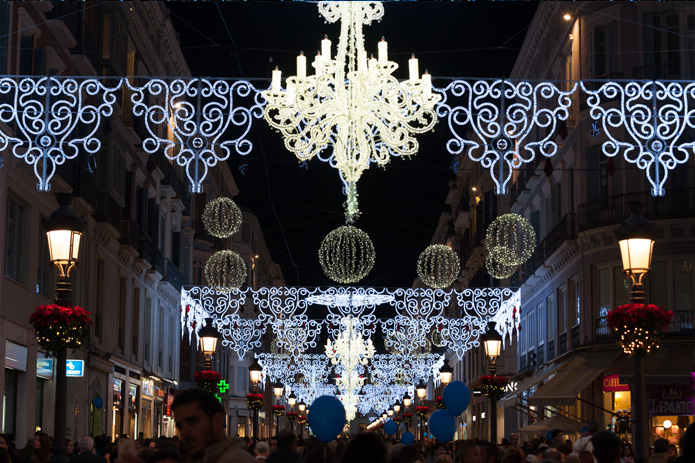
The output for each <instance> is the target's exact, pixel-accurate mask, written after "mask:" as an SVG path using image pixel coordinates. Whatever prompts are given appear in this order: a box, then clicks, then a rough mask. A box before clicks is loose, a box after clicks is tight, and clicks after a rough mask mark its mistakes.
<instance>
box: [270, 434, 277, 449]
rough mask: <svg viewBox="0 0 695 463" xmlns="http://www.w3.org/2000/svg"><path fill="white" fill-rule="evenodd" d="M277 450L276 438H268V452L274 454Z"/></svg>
mask: <svg viewBox="0 0 695 463" xmlns="http://www.w3.org/2000/svg"><path fill="white" fill-rule="evenodd" d="M277 449H278V438H277V437H271V438H270V451H271V452H274V451H276V450H277Z"/></svg>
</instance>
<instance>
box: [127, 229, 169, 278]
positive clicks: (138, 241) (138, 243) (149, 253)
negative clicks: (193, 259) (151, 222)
mask: <svg viewBox="0 0 695 463" xmlns="http://www.w3.org/2000/svg"><path fill="white" fill-rule="evenodd" d="M120 230H121V240H120V241H121V244H125V245H130V246H132V247H133V248H135V250H136V251H138V253H139V255H140V257H141V258H142V259H144V260H146V261H147V262H148V263H149V264H150V265H152V266H153V267H154V268H155V269H156V270H157V271H158V272H160V273H164V259H163V257H162V252H161V251H160V250H159V248H157V247H156V246H155V245H154V242H153V241H152V239H151V238H149V237H148V236H147V235H146V234H145V232H144V231H143V230H142V229H141V228H140V226H139V225H138V224H137V223H135V222H134V221H133V220H131V219H122V220H121V226H120Z"/></svg>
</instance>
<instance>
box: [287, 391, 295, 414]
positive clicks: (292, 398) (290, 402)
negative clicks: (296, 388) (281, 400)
mask: <svg viewBox="0 0 695 463" xmlns="http://www.w3.org/2000/svg"><path fill="white" fill-rule="evenodd" d="M287 404H288V405H289V406H290V407H292V411H294V406H295V405H296V404H297V396H296V395H294V392H293V393H291V394H290V395H289V396H287Z"/></svg>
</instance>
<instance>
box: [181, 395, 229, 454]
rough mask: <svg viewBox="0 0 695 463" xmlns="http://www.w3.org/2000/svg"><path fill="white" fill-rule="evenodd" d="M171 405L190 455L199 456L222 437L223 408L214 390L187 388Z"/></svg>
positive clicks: (223, 437) (223, 435) (222, 438)
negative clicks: (213, 392)
mask: <svg viewBox="0 0 695 463" xmlns="http://www.w3.org/2000/svg"><path fill="white" fill-rule="evenodd" d="M171 409H172V411H173V412H174V422H175V423H176V429H178V430H179V433H180V435H181V440H182V441H183V446H184V448H185V449H186V452H187V454H188V455H189V456H190V457H192V458H194V459H199V458H201V457H202V456H203V452H204V451H205V449H206V448H208V447H209V446H211V445H213V444H216V443H217V442H220V441H222V440H224V439H225V434H224V424H225V416H224V408H222V404H221V403H220V402H219V401H218V400H217V397H215V395H214V394H212V393H210V392H207V391H203V390H202V389H187V390H185V391H183V392H181V393H179V395H177V396H176V397H175V398H174V402H173V403H172V404H171Z"/></svg>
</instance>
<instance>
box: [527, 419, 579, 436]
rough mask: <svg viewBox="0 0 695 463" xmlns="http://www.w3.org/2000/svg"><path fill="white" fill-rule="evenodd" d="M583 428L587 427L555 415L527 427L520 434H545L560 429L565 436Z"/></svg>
mask: <svg viewBox="0 0 695 463" xmlns="http://www.w3.org/2000/svg"><path fill="white" fill-rule="evenodd" d="M582 426H586V425H585V424H584V423H582V422H580V421H575V420H573V419H571V418H567V417H566V416H563V415H555V416H551V417H550V418H546V419H545V420H543V421H539V422H538V423H534V424H530V425H528V426H525V427H523V428H521V429H519V432H520V433H525V434H536V433H537V434H545V433H546V432H547V431H553V430H555V429H559V430H561V431H562V432H563V433H565V434H571V433H575V432H576V433H578V432H579V430H580V429H581V428H582Z"/></svg>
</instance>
